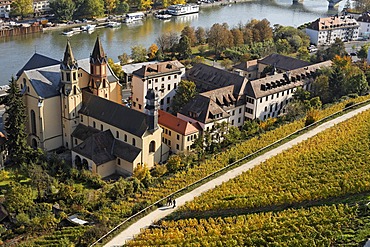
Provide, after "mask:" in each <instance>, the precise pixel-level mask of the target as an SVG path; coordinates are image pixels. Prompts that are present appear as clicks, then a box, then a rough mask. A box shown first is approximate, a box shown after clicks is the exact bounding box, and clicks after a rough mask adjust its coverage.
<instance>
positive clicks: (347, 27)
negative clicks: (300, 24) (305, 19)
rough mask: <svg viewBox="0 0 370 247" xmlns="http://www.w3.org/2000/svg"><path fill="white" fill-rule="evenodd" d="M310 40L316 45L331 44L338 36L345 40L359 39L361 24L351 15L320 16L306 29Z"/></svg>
mask: <svg viewBox="0 0 370 247" xmlns="http://www.w3.org/2000/svg"><path fill="white" fill-rule="evenodd" d="M305 32H306V34H307V35H308V36H309V37H310V42H311V43H312V44H315V45H319V46H320V45H330V44H333V43H334V42H335V40H336V39H337V38H339V39H341V40H342V41H343V42H346V41H352V40H357V39H358V36H359V24H358V23H357V21H356V20H355V19H354V18H353V17H352V16H349V15H342V16H338V15H336V16H332V17H326V18H319V19H317V20H316V21H314V22H312V23H310V24H309V25H308V26H307V27H306V29H305Z"/></svg>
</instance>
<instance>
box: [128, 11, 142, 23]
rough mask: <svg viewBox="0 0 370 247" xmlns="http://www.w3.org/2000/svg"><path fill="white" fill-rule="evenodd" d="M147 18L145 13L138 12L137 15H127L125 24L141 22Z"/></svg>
mask: <svg viewBox="0 0 370 247" xmlns="http://www.w3.org/2000/svg"><path fill="white" fill-rule="evenodd" d="M144 17H145V14H144V13H143V12H136V13H129V14H127V15H126V17H125V20H124V22H125V23H132V22H135V21H140V20H142V19H143V18H144Z"/></svg>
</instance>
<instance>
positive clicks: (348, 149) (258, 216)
mask: <svg viewBox="0 0 370 247" xmlns="http://www.w3.org/2000/svg"><path fill="white" fill-rule="evenodd" d="M369 131H370V111H366V112H364V113H362V114H359V115H357V116H355V117H354V118H352V119H349V120H347V121H346V122H343V123H340V124H338V125H337V126H336V127H333V128H331V129H328V130H326V131H324V132H322V133H320V134H318V135H317V136H315V137H313V138H311V139H309V140H307V141H305V142H303V143H301V144H299V145H297V146H295V147H293V148H292V149H290V150H287V151H285V152H284V153H282V154H279V155H277V156H275V157H273V158H271V159H269V160H267V161H266V162H264V163H263V164H261V165H260V166H258V167H255V168H253V169H252V170H250V171H248V172H245V173H243V174H242V175H241V176H239V177H238V178H236V179H233V180H231V181H229V182H226V183H224V184H222V185H221V186H218V187H216V188H215V189H213V190H211V191H209V192H206V193H204V194H202V195H201V196H200V197H198V198H196V199H195V200H194V201H192V202H189V203H187V204H186V205H185V206H184V207H182V208H181V211H182V212H184V213H185V214H184V215H187V216H189V215H192V213H193V214H194V215H195V216H197V218H184V219H180V220H176V221H174V220H168V221H162V222H160V223H158V224H157V225H155V226H153V227H151V228H150V229H146V230H144V231H143V232H142V234H140V235H138V236H137V237H135V239H134V240H132V241H130V242H128V243H127V245H128V246H163V245H166V246H339V245H340V246H342V245H343V246H359V244H361V243H362V244H363V241H365V240H366V239H367V238H368V237H369V236H370V215H369V213H370V209H369V208H368V207H366V206H363V205H364V202H363V201H361V204H360V205H361V206H357V205H356V204H355V203H353V201H352V202H351V203H350V204H337V205H335V204H333V205H330V206H311V207H306V208H303V207H299V203H303V204H302V205H303V206H304V203H307V202H310V201H317V200H321V203H322V204H327V203H329V204H331V199H332V198H333V197H338V196H343V198H347V199H346V200H348V198H353V200H354V201H356V200H357V199H358V198H357V196H355V195H354V194H356V193H360V192H367V196H364V198H365V201H366V202H367V201H368V200H369V199H368V198H369V196H368V195H369V193H368V192H369V191H370V169H369V165H368V164H370V132H369ZM356 202H357V201H356ZM278 205H285V206H288V205H290V206H295V207H296V206H298V208H294V207H293V208H290V209H287V210H281V211H277V212H271V211H270V212H260V213H251V214H242V215H238V216H232V217H209V218H203V217H202V214H203V213H205V212H206V211H213V212H214V213H215V214H217V213H221V215H222V212H223V211H224V210H228V211H229V212H234V213H235V212H238V210H240V209H246V208H247V209H258V208H261V207H270V209H274V208H275V210H276V209H278V207H276V206H278ZM360 207H361V209H360ZM189 211H190V214H189ZM184 215H183V217H184ZM219 215H220V214H219ZM177 217H178V216H177Z"/></svg>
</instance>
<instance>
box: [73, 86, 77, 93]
mask: <svg viewBox="0 0 370 247" xmlns="http://www.w3.org/2000/svg"><path fill="white" fill-rule="evenodd" d="M73 94H74V95H76V94H77V87H76V86H73Z"/></svg>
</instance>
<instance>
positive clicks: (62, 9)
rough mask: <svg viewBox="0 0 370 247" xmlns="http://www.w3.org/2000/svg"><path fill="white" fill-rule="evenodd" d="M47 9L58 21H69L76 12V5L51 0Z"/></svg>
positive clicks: (62, 0) (61, 0)
mask: <svg viewBox="0 0 370 247" xmlns="http://www.w3.org/2000/svg"><path fill="white" fill-rule="evenodd" d="M49 7H50V8H51V9H52V11H53V13H54V14H55V15H56V17H57V18H58V19H59V20H65V21H70V20H72V19H73V15H74V13H75V11H76V5H75V3H74V2H73V1H72V0H52V1H50V3H49Z"/></svg>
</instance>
